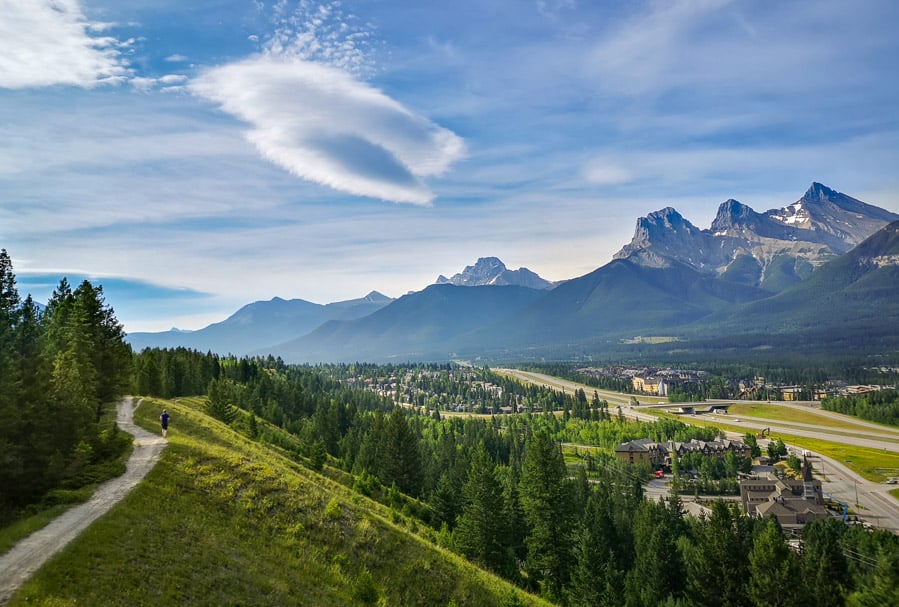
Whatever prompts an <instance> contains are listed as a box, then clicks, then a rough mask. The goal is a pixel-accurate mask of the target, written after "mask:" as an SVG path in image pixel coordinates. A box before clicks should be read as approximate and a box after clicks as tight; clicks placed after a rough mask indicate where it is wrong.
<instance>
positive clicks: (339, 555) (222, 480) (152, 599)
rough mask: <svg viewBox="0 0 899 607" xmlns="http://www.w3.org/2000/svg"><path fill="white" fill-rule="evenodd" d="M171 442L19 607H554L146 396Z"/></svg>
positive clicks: (150, 419) (142, 413)
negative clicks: (163, 413) (514, 604)
mask: <svg viewBox="0 0 899 607" xmlns="http://www.w3.org/2000/svg"><path fill="white" fill-rule="evenodd" d="M163 406H165V407H167V408H168V409H169V411H170V412H171V413H172V422H171V426H170V429H169V444H168V446H167V448H166V450H165V451H164V452H163V455H162V458H161V460H160V462H159V463H158V464H157V466H156V467H155V468H154V469H153V471H152V472H151V473H150V474H149V475H148V476H147V478H146V479H145V480H144V481H143V482H142V483H141V484H140V485H139V486H138V487H137V488H136V489H135V490H134V491H132V492H131V493H130V494H129V495H128V496H127V497H126V498H125V499H124V500H123V501H122V503H121V504H119V505H118V506H117V507H116V508H114V509H113V510H112V511H111V512H110V513H108V514H107V515H106V516H105V517H103V518H102V519H100V520H99V521H98V522H97V523H95V524H94V525H92V526H91V527H90V528H89V529H88V530H87V531H85V532H84V534H82V535H81V536H80V537H79V538H78V539H77V540H75V541H74V542H73V543H72V544H70V545H69V547H68V548H66V549H65V550H64V551H63V552H61V553H60V554H59V555H57V556H56V557H54V558H53V559H52V560H51V561H50V563H48V564H47V565H46V566H45V567H44V568H42V569H41V570H40V571H39V572H38V574H37V575H36V576H35V577H34V578H32V579H31V580H30V581H29V582H28V583H27V584H26V585H25V586H24V587H23V588H22V589H21V590H20V591H19V593H18V594H17V595H16V596H15V597H14V599H13V600H12V602H11V603H10V605H45V606H50V605H52V606H54V607H55V606H60V605H209V606H213V605H215V606H219V605H243V606H251V605H259V606H263V605H266V606H267V605H304V606H307V607H308V606H316V605H364V604H373V603H371V602H368V601H370V600H371V599H377V601H381V604H386V605H429V606H430V605H437V606H444V605H448V604H449V603H450V602H451V601H455V603H456V604H457V605H460V606H461V605H497V606H499V605H503V604H505V603H507V602H508V601H510V600H511V597H513V596H514V597H515V598H517V599H518V600H520V601H521V603H522V604H525V605H542V604H545V603H544V602H543V601H541V600H540V599H537V598H535V597H533V596H531V595H528V594H526V593H523V592H521V591H520V590H518V589H516V588H514V587H513V586H511V585H509V584H507V583H506V582H505V581H503V580H501V579H499V578H497V577H495V576H493V575H491V574H488V573H486V572H484V571H482V570H480V569H478V568H477V567H475V566H473V565H471V564H470V563H468V562H466V561H465V560H464V559H462V558H460V557H458V556H457V555H455V554H452V553H450V552H447V551H445V550H443V549H442V548H439V547H438V546H436V545H434V544H433V543H432V541H433V539H435V538H436V534H435V533H434V532H433V531H431V530H430V529H427V528H425V527H424V525H422V524H421V523H420V522H416V521H414V520H412V519H409V518H407V517H405V516H404V515H402V514H399V513H397V512H395V511H391V510H390V509H389V508H387V507H386V506H383V505H380V504H377V503H375V502H373V501H371V500H369V499H368V498H365V497H363V496H361V495H359V494H355V493H353V492H352V491H351V490H350V489H348V488H346V487H344V486H342V485H340V484H339V483H337V482H334V481H332V480H329V479H328V478H326V477H325V476H322V475H319V474H316V473H314V472H312V471H310V470H308V469H306V468H304V467H303V466H301V465H299V464H298V463H296V462H295V461H292V460H291V459H289V458H288V457H285V456H284V455H283V454H281V453H279V452H277V451H276V450H274V449H272V448H269V447H267V446H265V445H261V444H259V443H256V442H253V441H251V440H249V439H247V438H245V437H243V436H241V435H239V434H237V433H235V432H233V431H232V430H231V429H230V428H228V427H226V426H224V425H223V424H221V423H219V422H217V421H215V420H212V419H211V418H209V417H207V416H206V415H205V414H203V413H202V412H201V411H202V409H200V408H199V402H198V401H195V400H191V399H184V400H182V401H180V402H177V403H176V402H171V401H164V402H163V401H152V400H149V399H148V400H146V401H145V402H144V404H143V405H142V406H141V407H140V408H139V409H138V412H137V415H136V419H137V421H138V423H139V424H140V425H141V426H143V427H145V428H147V429H148V430H151V431H153V432H158V420H157V416H158V414H159V411H160V410H161V409H162V407H163Z"/></svg>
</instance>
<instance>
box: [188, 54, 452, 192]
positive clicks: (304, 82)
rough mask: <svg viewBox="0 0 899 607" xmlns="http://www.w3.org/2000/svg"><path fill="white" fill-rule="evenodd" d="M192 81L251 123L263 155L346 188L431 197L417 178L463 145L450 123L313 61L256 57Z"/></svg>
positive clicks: (438, 169) (440, 166) (441, 166)
mask: <svg viewBox="0 0 899 607" xmlns="http://www.w3.org/2000/svg"><path fill="white" fill-rule="evenodd" d="M190 89H191V90H192V91H193V92H194V93H195V94H197V95H199V96H202V97H205V98H207V99H209V100H211V101H214V102H216V103H218V104H220V105H221V108H222V109H223V110H224V111H225V112H227V113H229V114H232V115H234V116H236V117H238V118H240V119H241V120H243V121H245V122H247V123H249V124H250V125H251V127H252V128H251V129H250V131H249V132H248V133H247V138H248V139H249V140H250V141H251V142H252V143H253V144H254V145H255V146H256V147H257V149H258V150H259V152H260V153H261V154H262V155H263V156H264V157H265V158H266V159H268V160H269V161H271V162H273V163H275V164H277V165H279V166H281V167H283V168H285V169H287V170H288V171H290V172H291V173H293V174H294V175H296V176H298V177H301V178H303V179H307V180H309V181H313V182H315V183H319V184H322V185H326V186H328V187H331V188H334V189H336V190H340V191H342V192H348V193H351V194H356V195H360V196H369V197H373V198H380V199H383V200H390V201H394V202H411V203H416V204H428V203H430V202H431V200H432V199H433V198H434V195H433V193H432V192H431V191H430V190H429V189H428V187H427V186H426V185H425V184H424V183H423V182H422V180H421V178H423V177H428V176H434V175H440V174H442V173H443V172H444V171H446V169H447V168H448V167H449V166H450V164H452V163H453V162H454V161H456V160H458V159H459V158H461V157H462V156H463V155H464V153H465V146H464V143H463V141H462V139H461V138H459V137H458V136H456V135H455V134H454V133H452V132H451V131H449V130H447V129H445V128H442V127H440V126H438V125H436V124H434V123H432V122H430V121H429V120H428V119H426V118H424V117H422V116H418V115H416V114H414V113H412V112H411V111H409V110H407V109H406V108H405V107H403V106H402V105H401V104H399V103H398V102H396V101H395V100H393V99H391V98H390V97H388V96H387V95H385V94H384V93H382V92H381V91H379V90H378V89H376V88H374V87H372V86H370V85H368V84H366V83H364V82H360V81H359V80H356V79H355V78H353V77H352V76H351V75H350V74H348V73H347V72H345V71H343V70H340V69H337V68H334V67H329V66H325V65H321V64H318V63H312V62H308V61H302V60H298V59H281V58H276V57H273V56H270V55H267V56H260V57H256V58H252V59H247V60H245V61H240V62H237V63H232V64H229V65H225V66H221V67H217V68H212V69H209V70H206V71H205V72H204V73H202V74H201V75H200V76H199V77H198V78H197V79H195V80H194V81H192V82H191V83H190Z"/></svg>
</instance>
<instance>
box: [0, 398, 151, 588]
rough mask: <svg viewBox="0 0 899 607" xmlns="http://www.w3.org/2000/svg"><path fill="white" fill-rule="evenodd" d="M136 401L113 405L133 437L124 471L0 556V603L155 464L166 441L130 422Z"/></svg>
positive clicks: (120, 426)
mask: <svg viewBox="0 0 899 607" xmlns="http://www.w3.org/2000/svg"><path fill="white" fill-rule="evenodd" d="M139 404H140V401H138V402H135V401H134V399H133V398H130V397H126V398H123V399H122V400H121V401H119V404H118V406H117V407H116V412H117V420H116V423H117V424H118V426H119V428H121V429H122V430H124V431H125V432H127V433H128V434H131V435H132V436H134V451H133V452H132V454H131V457H130V458H129V459H128V463H127V469H126V471H125V474H123V475H122V476H120V477H118V478H114V479H112V480H110V481H107V482H105V483H104V484H102V485H100V487H99V488H97V490H96V491H95V492H94V495H93V496H91V498H90V500H88V501H87V502H85V503H84V504H80V505H78V506H75V507H74V508H72V509H71V510H68V511H67V512H65V513H64V514H62V515H61V516H60V517H59V518H57V519H55V520H54V521H53V522H52V523H50V524H49V525H47V526H46V527H44V528H43V529H41V530H39V531H36V532H34V533H32V534H31V535H30V536H28V537H26V538H25V539H23V540H21V541H20V542H19V543H18V544H16V545H15V546H14V547H13V548H12V550H10V551H9V552H7V553H6V554H4V555H3V556H0V605H5V604H6V603H7V601H9V599H10V598H12V595H13V593H15V591H16V590H18V589H19V587H20V586H21V585H22V584H23V583H25V581H26V580H27V579H28V578H29V577H31V575H32V574H34V572H35V571H37V570H38V569H39V568H40V567H41V566H42V565H43V564H44V563H45V562H46V561H47V560H49V559H50V557H51V556H53V555H54V554H56V553H57V552H58V551H60V550H61V549H62V548H63V547H65V545H66V544H68V543H69V542H70V541H72V540H73V539H75V537H77V536H78V534H79V533H81V532H82V531H84V530H85V529H86V528H87V527H88V525H90V524H91V523H92V522H94V521H95V520H97V519H98V518H100V517H101V516H102V515H104V514H106V512H107V511H109V509H110V508H112V507H113V506H114V505H115V504H116V503H117V502H119V500H121V499H122V498H123V497H125V495H126V494H127V493H128V492H129V491H130V490H131V489H132V488H133V487H134V486H135V485H137V483H139V482H140V480H141V479H142V478H144V477H145V476H146V475H147V473H148V472H149V471H150V470H151V469H152V468H153V466H154V465H155V464H156V462H157V460H158V459H159V454H160V453H162V450H163V448H164V447H165V442H166V441H165V439H164V438H162V437H161V436H157V435H155V434H151V433H150V432H147V431H146V430H144V429H143V428H139V427H138V426H135V425H134V421H133V419H134V410H135V409H136V408H137V406H138V405H139Z"/></svg>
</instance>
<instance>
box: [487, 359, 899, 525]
mask: <svg viewBox="0 0 899 607" xmlns="http://www.w3.org/2000/svg"><path fill="white" fill-rule="evenodd" d="M495 371H497V372H499V373H503V374H506V375H508V376H510V377H514V378H517V379H519V380H521V381H525V382H530V383H534V384H538V385H543V386H547V387H550V388H554V389H556V390H563V391H565V392H566V393H569V394H573V393H574V392H575V390H579V389H582V390H584V391H585V392H586V393H587V397H588V398H590V397H591V396H592V394H593V392H594V390H595V391H596V392H597V393H598V394H599V397H600V398H602V399H604V400H605V401H606V402H608V403H609V405H610V406H612V407H613V410H614V408H615V407H620V408H621V412H622V415H624V416H625V417H627V418H630V419H638V420H641V421H656V420H657V419H658V418H657V417H654V416H652V415H650V414H648V413H645V412H643V411H640V406H637V407H632V406H631V402H632V400H631V399H632V398H633V396H632V395H630V394H621V393H618V392H610V391H608V390H599V389H595V388H593V387H591V386H587V385H585V384H580V383H577V382H573V381H570V380H566V379H561V378H558V377H553V376H550V375H544V374H542V373H534V372H531V371H520V370H518V369H495ZM641 399H642V400H643V401H647V400H649V401H651V402H649V403H647V402H641V404H659V403H661V402H664V401H663V400H662V399H660V398H658V397H645V396H642V397H641ZM733 402H734V401H707V402H705V403H692V404H693V405H694V406H697V405H712V404H720V403H733ZM739 402H740V403H741V404H753V402H752V401H750V402H747V401H739ZM754 404H768V403H767V401H755V403H754ZM777 405H778V406H784V407H792V408H797V409H802V410H805V411H808V409H809V408H810V407H811V406H812V403H795V404H792V403H791V404H786V403H780V402H778V403H777ZM815 413H816V414H819V415H825V416H826V417H831V418H833V419H835V420H839V421H840V422H841V423H844V424H847V425H850V426H854V427H857V428H858V429H857V430H854V429H852V428H830V427H828V426H815V425H813V424H807V423H802V422H792V421H790V422H785V421H782V420H772V419H766V418H758V417H745V416H743V417H740V416H736V415H714V414H706V415H708V416H711V415H714V419H713V421H717V422H721V423H725V424H727V425H728V426H735V427H739V428H741V429H742V428H745V430H744V431H742V432H733V431H728V432H726V434H727V437H728V438H730V439H734V440H742V439H743V438H744V436H743V435H744V434H745V433H746V432H753V433H757V432H758V431H760V430H762V429H764V428H770V431H771V433H773V434H786V435H792V436H800V437H805V438H814V439H819V440H826V441H829V442H832V443H842V444H846V445H853V446H857V447H866V448H869V449H875V450H883V451H891V452H899V429H893V428H890V427H887V426H883V425H880V424H873V423H871V422H866V421H864V420H857V419H856V418H853V417H849V416H845V415H841V414H839V413H833V412H830V411H822V410H820V409H815ZM702 417H705V416H702ZM679 418H680V419H681V420H682V421H683V422H684V423H690V422H691V421H693V416H690V415H683V416H680V417H679ZM759 442H760V446H761V447H762V448H763V449H764V447H765V446H766V444H767V441H766V440H765V439H762V440H760V441H759ZM787 446H788V447H792V448H793V449H795V450H796V451H798V452H801V451H802V450H803V448H801V447H798V446H791V445H789V444H788V445H787ZM810 459H811V462H812V465H813V467H814V469H815V470H816V472H818V473H819V474H818V476H819V478H820V479H821V486H822V490H823V491H824V493H825V494H829V495H831V496H833V497H834V498H835V499H837V500H839V501H841V502H843V503H845V504H847V505H848V506H849V508H850V510H852V511H853V512H857V513H858V515H859V517H860V518H862V519H863V520H864V521H865V522H868V523H870V524H871V525H873V526H875V527H879V528H882V529H889V530H891V531H893V532H894V533H899V500H896V499H895V498H894V497H893V496H891V495H890V494H889V491H890V490H891V489H894V488H896V487H899V485H889V484H886V483H875V482H872V481H868V480H866V479H864V478H862V477H861V476H860V475H858V474H856V473H855V472H853V471H852V470H850V469H849V468H847V467H846V466H845V465H844V464H842V463H840V462H838V461H836V460H834V459H831V458H829V457H825V456H823V455H821V454H819V453H814V452H811V458H810ZM647 489H648V494H649V495H657V494H659V493H660V491H662V483H661V482H660V481H652V482H651V483H650V486H649V487H647Z"/></svg>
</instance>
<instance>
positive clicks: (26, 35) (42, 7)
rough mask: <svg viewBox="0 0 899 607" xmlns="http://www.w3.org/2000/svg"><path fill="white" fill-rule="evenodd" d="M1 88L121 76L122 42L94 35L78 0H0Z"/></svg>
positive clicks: (124, 72) (101, 26)
mask: <svg viewBox="0 0 899 607" xmlns="http://www.w3.org/2000/svg"><path fill="white" fill-rule="evenodd" d="M0 15H2V18H0V40H2V41H3V48H4V51H3V52H2V53H0V88H6V89H24V88H33V87H46V86H53V85H69V86H79V87H93V86H96V85H98V84H103V83H115V82H120V81H122V80H124V79H126V78H127V77H128V76H129V74H130V70H129V68H128V65H127V62H126V61H125V59H124V58H123V56H122V52H121V49H122V47H123V45H127V42H126V43H122V42H119V41H118V40H117V39H115V38H114V37H111V36H100V35H97V34H99V33H100V32H103V31H105V30H106V29H108V25H109V24H105V23H99V22H91V21H89V20H88V19H87V18H86V17H85V15H84V13H83V12H82V10H81V6H80V3H79V0H0Z"/></svg>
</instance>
